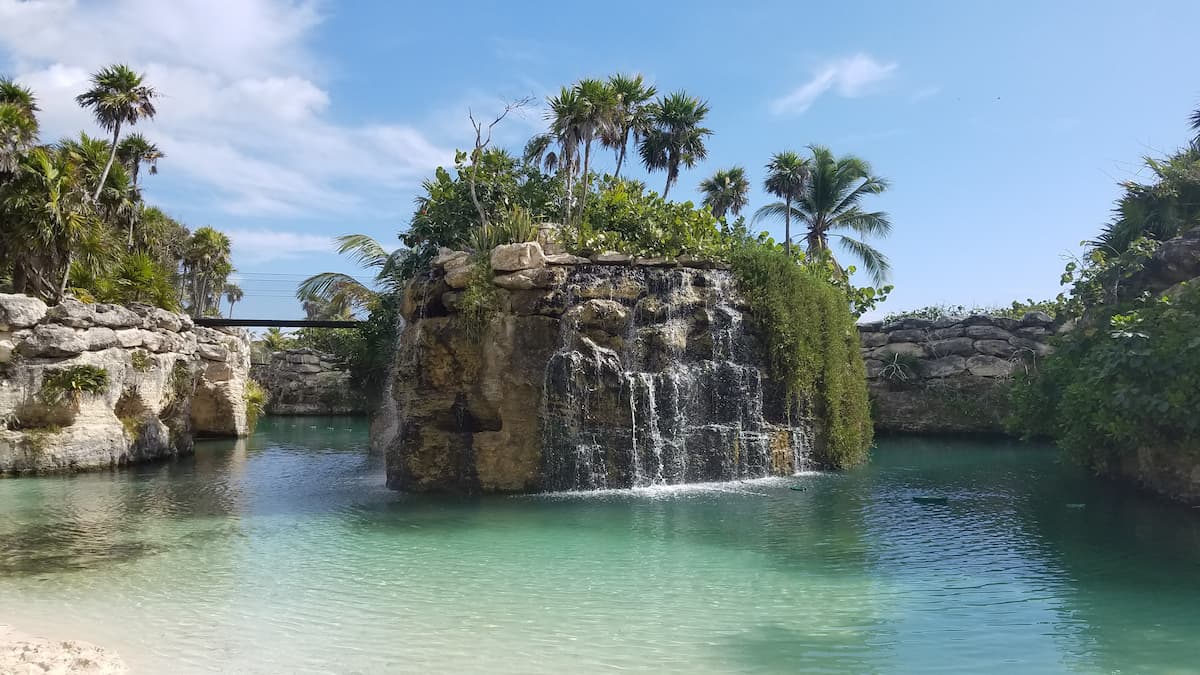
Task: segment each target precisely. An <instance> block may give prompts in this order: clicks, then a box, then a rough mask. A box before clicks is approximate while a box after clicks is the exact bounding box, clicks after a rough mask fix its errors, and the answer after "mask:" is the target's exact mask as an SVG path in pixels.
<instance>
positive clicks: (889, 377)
mask: <svg viewBox="0 0 1200 675" xmlns="http://www.w3.org/2000/svg"><path fill="white" fill-rule="evenodd" d="M920 367H921V360H920V359H918V358H917V357H915V356H912V355H910V354H892V358H891V359H890V360H888V361H885V362H884V364H883V369H882V370H880V372H879V376H880V377H882V378H883V379H884V380H886V381H888V382H891V383H892V384H897V385H904V384H909V383H910V382H912V381H913V380H915V379H917V377H918V376H919V375H920V371H919V370H918V369H919V368H920Z"/></svg>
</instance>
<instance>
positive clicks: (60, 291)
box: [56, 249, 74, 301]
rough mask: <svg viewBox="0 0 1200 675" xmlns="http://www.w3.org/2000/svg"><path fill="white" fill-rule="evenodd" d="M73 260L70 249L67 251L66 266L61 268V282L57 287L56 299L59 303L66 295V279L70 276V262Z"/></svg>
mask: <svg viewBox="0 0 1200 675" xmlns="http://www.w3.org/2000/svg"><path fill="white" fill-rule="evenodd" d="M73 259H74V255H73V254H72V253H71V251H70V249H67V259H66V264H65V265H64V266H63V275H62V282H61V283H59V285H58V297H57V298H56V300H58V301H61V300H62V299H63V298H64V297H66V295H67V279H69V278H70V276H71V262H72V260H73Z"/></svg>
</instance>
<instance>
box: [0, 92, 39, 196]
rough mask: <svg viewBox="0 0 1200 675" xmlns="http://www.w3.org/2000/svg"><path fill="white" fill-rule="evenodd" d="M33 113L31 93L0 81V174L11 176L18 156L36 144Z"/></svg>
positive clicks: (34, 102)
mask: <svg viewBox="0 0 1200 675" xmlns="http://www.w3.org/2000/svg"><path fill="white" fill-rule="evenodd" d="M37 112H38V105H37V99H36V98H34V96H33V92H32V91H30V90H29V89H26V88H25V87H22V86H21V85H19V84H17V83H16V82H14V81H12V80H10V79H6V78H0V174H5V173H15V172H16V171H17V167H18V165H19V164H20V157H21V154H22V153H24V152H26V151H28V150H29V149H30V148H32V147H33V145H34V144H35V143H36V142H37V137H38V121H37Z"/></svg>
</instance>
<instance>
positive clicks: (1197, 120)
mask: <svg viewBox="0 0 1200 675" xmlns="http://www.w3.org/2000/svg"><path fill="white" fill-rule="evenodd" d="M1189 121H1190V122H1191V124H1192V131H1194V132H1196V137H1195V138H1193V139H1192V145H1193V146H1194V147H1196V148H1200V108H1196V111H1195V112H1193V113H1192V116H1191V118H1189Z"/></svg>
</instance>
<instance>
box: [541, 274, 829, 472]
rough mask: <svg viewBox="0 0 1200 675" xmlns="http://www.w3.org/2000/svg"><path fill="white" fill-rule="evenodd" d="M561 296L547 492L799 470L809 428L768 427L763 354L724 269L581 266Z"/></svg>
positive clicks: (544, 426)
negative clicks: (563, 298)
mask: <svg viewBox="0 0 1200 675" xmlns="http://www.w3.org/2000/svg"><path fill="white" fill-rule="evenodd" d="M567 289H568V290H567V293H568V298H567V302H566V306H567V311H566V312H565V313H564V315H563V317H562V319H561V321H560V339H559V347H558V350H557V351H556V352H555V353H554V354H553V356H552V357H551V358H550V359H549V361H548V363H547V366H546V371H545V377H544V386H543V393H542V401H541V418H540V419H541V422H540V423H541V434H542V444H541V445H542V465H541V466H542V483H543V486H544V487H545V488H546V489H549V490H579V489H599V488H621V487H633V486H647V485H655V484H674V483H684V482H697V481H710V480H735V479H744V478H758V477H763V476H768V475H772V474H773V473H781V472H782V473H791V472H795V471H798V470H801V469H803V468H804V466H805V462H806V455H807V449H808V447H809V445H808V443H809V439H810V438H811V432H810V431H809V430H808V429H807V426H806V424H804V423H794V424H787V423H786V422H785V421H784V420H783V419H773V420H771V421H768V417H769V416H770V415H768V411H767V410H766V409H765V407H764V397H765V396H766V395H767V391H766V386H765V383H764V373H763V371H762V364H763V363H764V362H765V359H764V358H763V355H762V354H761V346H760V342H759V340H758V339H757V338H756V337H755V336H753V335H752V334H751V332H750V331H749V330H748V329H747V321H746V320H745V314H744V311H745V308H744V306H743V305H742V303H741V300H740V298H739V297H738V296H737V293H736V289H735V288H734V280H733V277H732V275H731V274H730V273H729V272H727V271H722V270H693V269H686V268H674V269H654V268H643V267H624V266H611V267H609V266H588V267H581V268H576V269H575V270H574V271H572V273H571V275H570V277H569V278H568V281H567ZM774 416H775V417H785V415H774Z"/></svg>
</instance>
